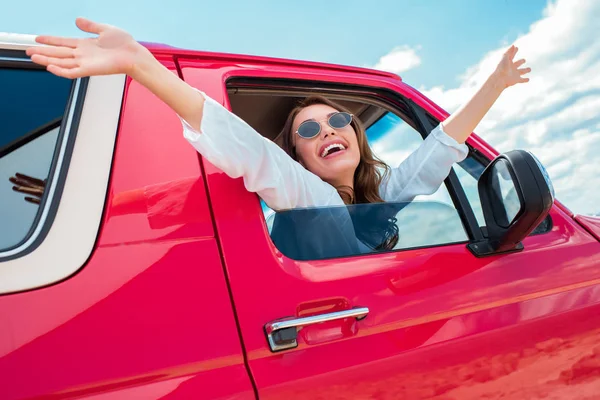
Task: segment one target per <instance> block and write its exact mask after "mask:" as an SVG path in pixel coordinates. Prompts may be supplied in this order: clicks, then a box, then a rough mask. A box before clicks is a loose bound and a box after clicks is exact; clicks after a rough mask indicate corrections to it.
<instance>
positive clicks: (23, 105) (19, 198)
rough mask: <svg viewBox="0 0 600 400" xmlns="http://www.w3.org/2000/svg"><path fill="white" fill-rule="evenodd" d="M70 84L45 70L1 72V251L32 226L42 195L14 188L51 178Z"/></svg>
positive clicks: (22, 237) (33, 185)
mask: <svg viewBox="0 0 600 400" xmlns="http://www.w3.org/2000/svg"><path fill="white" fill-rule="evenodd" d="M71 85H72V82H71V81H70V80H68V79H63V78H59V77H56V76H54V75H52V74H50V73H48V72H46V71H43V70H34V69H12V68H0V87H2V89H3V90H2V93H1V94H0V122H1V125H0V126H2V133H1V134H0V199H1V206H0V250H6V249H10V248H13V247H16V246H18V245H19V244H20V243H21V242H23V241H24V240H25V239H26V238H27V236H28V233H29V232H30V231H31V230H32V228H33V226H34V222H35V220H36V217H37V215H38V213H39V212H40V207H39V204H38V202H39V201H40V200H41V196H39V195H38V196H36V195H35V193H34V194H31V193H30V194H26V193H22V192H17V191H15V190H14V189H13V187H15V186H21V187H23V186H25V187H27V188H29V189H33V190H35V189H39V187H40V185H43V182H44V180H46V179H47V178H48V175H49V173H50V167H51V164H52V161H53V158H54V152H55V148H56V144H57V142H58V137H59V130H60V122H61V119H62V116H63V114H64V113H65V109H66V106H67V103H68V100H69V95H70V91H71ZM17 174H19V175H17ZM11 177H19V178H20V179H22V181H21V182H22V184H21V185H15V184H14V183H11V182H10V180H9V179H10V178H11ZM23 179H24V181H23Z"/></svg>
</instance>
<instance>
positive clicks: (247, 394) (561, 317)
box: [0, 35, 600, 400]
mask: <svg viewBox="0 0 600 400" xmlns="http://www.w3.org/2000/svg"><path fill="white" fill-rule="evenodd" d="M32 43H33V42H32V38H31V37H27V36H22V35H2V36H0V88H2V94H1V95H0V99H2V100H1V101H2V104H1V107H0V110H1V111H0V115H2V119H1V121H2V129H1V131H0V132H1V133H0V201H1V206H0V377H1V378H0V398H2V399H29V398H36V399H37V398H40V399H41V398H43V399H63V398H65V399H66V398H86V399H121V398H140V399H153V398H155V399H158V398H161V399H192V398H193V399H196V398H202V399H209V398H210V399H246V398H248V399H250V398H260V399H286V400H290V399H295V398H302V399H319V398H323V399H338V398H339V399H342V398H343V399H347V398H350V399H366V398H373V399H431V398H435V399H481V398H490V399H493V398H500V397H503V398H515V399H526V398H527V399H534V398H553V399H558V398H561V399H575V398H577V399H592V398H599V397H600V243H599V240H600V219H598V218H593V217H584V216H579V215H574V214H573V213H572V212H570V211H569V210H568V209H567V208H566V207H564V206H563V205H561V204H560V203H558V201H553V200H554V199H553V195H552V193H551V185H550V184H549V182H548V180H547V179H546V177H545V175H544V170H543V168H542V167H541V166H539V165H538V163H537V162H536V160H535V158H534V157H532V156H531V155H529V153H527V152H524V151H514V152H509V153H507V154H504V155H500V156H499V155H498V153H497V152H496V151H495V150H494V149H493V148H492V147H491V146H489V145H488V144H486V143H485V142H484V141H483V140H481V139H480V138H479V137H477V136H475V135H472V136H471V138H470V139H469V140H468V142H467V144H468V146H469V150H470V151H469V156H468V157H467V159H465V160H464V161H462V162H461V163H458V164H456V165H455V166H454V167H453V169H452V171H451V172H450V175H449V176H448V178H447V179H446V182H445V184H444V185H443V186H442V187H441V188H440V189H439V190H438V192H436V193H435V194H434V195H431V196H419V198H417V199H416V200H415V201H414V202H411V203H409V204H388V203H381V204H379V205H377V204H375V205H373V204H371V205H364V207H363V206H361V205H357V206H352V207H351V208H353V209H352V210H351V211H352V216H353V218H354V223H355V226H359V225H360V224H361V223H365V224H366V228H365V230H366V231H369V229H370V227H372V226H371V225H369V224H370V223H373V221H376V220H378V219H380V218H381V216H382V215H383V216H384V217H385V219H386V221H390V220H391V221H394V224H395V226H396V228H395V229H396V233H397V234H398V239H399V240H398V242H397V244H396V245H395V248H394V250H393V251H380V252H378V251H373V252H372V253H368V254H352V253H348V252H347V249H346V250H344V249H336V250H335V251H334V252H333V253H331V252H329V253H327V251H329V250H331V247H329V246H321V247H323V248H326V250H327V251H326V252H325V253H319V246H314V245H315V243H316V242H320V243H321V244H323V243H326V242H321V241H327V240H331V239H332V237H333V239H334V240H333V241H332V243H339V242H340V241H339V240H336V238H338V237H339V236H336V235H338V234H340V233H339V231H338V227H337V226H336V221H337V219H336V218H329V217H328V216H327V215H323V214H319V213H316V214H315V213H313V214H311V213H310V211H311V210H300V212H299V213H295V212H294V211H289V212H283V213H281V214H280V215H278V214H275V213H273V212H272V211H271V210H269V209H268V208H266V207H265V206H264V205H263V203H262V202H261V200H260V199H259V198H258V197H257V195H256V194H254V193H251V192H248V191H247V190H246V189H245V188H244V185H243V182H242V181H241V179H231V178H229V177H227V176H226V175H225V174H224V173H222V172H221V171H219V170H218V169H217V168H216V167H214V166H213V165H211V164H210V163H209V162H208V161H207V160H205V159H203V158H202V157H201V156H200V155H199V154H198V153H197V152H196V151H195V150H194V149H193V148H192V147H191V146H190V145H189V144H188V143H187V142H186V141H185V140H184V139H183V137H182V127H181V123H180V121H179V119H178V118H177V116H176V115H175V114H174V113H173V112H172V111H171V110H170V109H169V108H168V107H167V106H166V105H165V104H163V103H162V102H161V101H159V100H158V99H157V98H156V97H155V96H154V95H152V94H151V93H150V92H149V91H147V90H146V89H144V88H143V87H141V86H140V85H139V84H137V83H135V82H133V81H131V80H130V79H127V78H126V77H125V76H105V77H93V78H89V79H87V78H86V79H78V80H74V81H71V80H67V79H63V78H58V77H56V76H54V75H51V74H49V73H48V72H46V71H44V70H43V68H40V67H38V66H37V65H34V64H33V63H32V62H31V61H30V59H29V58H28V57H27V56H26V55H25V52H24V49H25V48H26V47H27V46H29V45H31V44H32ZM147 46H148V47H149V48H150V49H151V51H152V52H153V53H154V55H155V56H156V57H157V58H158V59H159V60H160V61H161V62H162V63H163V64H164V65H165V66H167V67H168V68H169V69H170V70H171V71H172V72H173V73H174V74H178V75H179V76H180V77H181V78H182V79H184V80H185V81H187V82H188V83H189V84H191V85H192V86H194V87H197V88H199V89H201V90H203V91H204V92H206V93H207V94H208V95H209V96H211V97H212V98H214V99H216V100H217V101H219V102H221V103H222V104H224V105H225V106H226V107H228V108H229V109H231V110H232V111H233V112H234V113H235V114H237V115H238V116H239V117H240V118H242V119H244V120H245V121H246V122H248V123H249V124H250V125H251V126H253V127H254V128H255V129H256V130H257V131H258V132H261V133H262V134H263V135H264V136H266V137H267V138H271V139H272V138H274V137H275V135H276V134H277V133H278V130H279V129H280V128H281V126H282V125H283V122H284V120H285V117H286V114H287V112H288V111H289V109H290V108H291V107H292V105H293V104H294V102H295V101H296V100H297V99H298V98H301V97H304V96H306V95H307V94H309V93H311V94H314V93H317V94H321V95H325V96H327V97H329V98H332V99H334V100H336V101H338V102H340V103H342V104H344V105H345V106H347V107H348V108H350V109H351V110H352V111H353V113H354V115H356V116H357V117H358V118H360V120H361V121H362V122H363V123H364V125H365V126H366V128H367V134H368V136H369V141H370V144H371V146H372V148H373V149H374V150H375V152H376V153H377V154H379V155H380V156H381V157H382V158H383V159H384V161H387V162H388V163H391V164H398V163H399V162H400V161H402V159H403V158H405V157H406V156H407V155H408V154H409V153H410V152H411V151H412V149H414V148H416V147H417V146H418V145H419V143H420V141H422V140H423V138H424V137H426V135H427V134H428V132H429V131H430V130H431V129H432V128H433V127H434V126H435V125H436V124H437V123H438V122H439V121H440V120H443V119H444V118H445V117H446V116H447V114H446V112H445V111H443V110H442V109H441V108H440V107H439V106H437V105H436V104H434V103H433V102H432V101H430V100H429V99H427V98H426V97H425V96H423V95H422V94H421V93H419V92H418V91H416V90H415V89H413V88H412V87H410V86H409V85H407V84H405V83H404V82H403V81H402V80H401V79H400V78H399V77H398V76H396V75H393V74H389V73H385V72H381V71H375V70H368V69H362V68H354V67H346V66H339V65H329V64H320V63H311V62H303V61H292V60H281V59H272V58H264V57H251V56H240V55H229V54H219V53H206V52H197V51H187V50H181V49H176V48H171V47H168V46H160V45H154V44H152V45H151V44H148V45H147ZM574 156H575V155H574ZM13 187H16V188H17V191H15V190H14V189H13ZM365 207H370V208H365ZM333 211H335V210H333ZM333 211H332V213H330V214H328V215H329V216H331V215H334V216H335V212H333ZM390 212H391V214H390ZM311 221H312V222H314V223H312V222H311ZM309 222H311V223H310V224H309ZM303 226H304V227H305V228H302V227H303ZM307 227H312V228H307ZM314 227H317V229H314ZM306 229H312V230H309V231H307V230H306ZM357 229H358V228H357ZM276 232H277V234H276ZM344 234H345V233H344ZM351 234H357V235H359V234H362V233H361V232H358V230H357V231H356V232H352V233H351ZM292 235H294V236H293V240H290V237H292ZM315 248H316V249H317V250H315V251H314V252H313V253H311V252H310V251H308V250H306V249H315ZM374 248H376V246H374ZM321 250H322V248H321ZM336 251H339V252H338V253H336ZM344 251H346V253H344Z"/></svg>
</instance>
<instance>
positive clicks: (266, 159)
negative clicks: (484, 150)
mask: <svg viewBox="0 0 600 400" xmlns="http://www.w3.org/2000/svg"><path fill="white" fill-rule="evenodd" d="M200 93H201V94H202V95H203V96H204V98H205V100H206V101H205V103H204V109H203V112H202V121H201V128H200V131H197V130H196V129H194V128H193V127H192V126H191V125H189V124H188V123H187V121H185V120H183V119H181V122H182V124H183V135H184V137H185V138H186V139H187V140H188V141H189V142H190V143H191V145H192V146H194V148H195V149H196V150H197V151H198V152H199V153H200V154H202V156H203V157H205V158H206V159H207V160H208V161H210V162H211V163H212V164H213V165H215V166H216V167H218V168H219V169H221V170H222V171H223V172H224V173H225V174H227V175H228V176H230V177H231V178H239V177H241V178H242V179H243V180H244V185H245V187H246V189H247V190H249V191H251V192H255V193H257V194H258V195H259V196H260V197H261V198H262V199H263V200H264V202H265V203H266V204H267V206H269V207H270V208H272V209H274V210H286V209H291V208H301V207H325V206H336V205H343V204H344V202H343V201H342V198H341V197H340V195H339V194H338V192H337V190H336V189H335V188H334V187H333V186H332V185H330V184H328V183H327V182H325V181H323V180H322V179H321V178H319V177H318V176H317V175H315V174H313V173H312V172H310V171H308V170H307V169H306V168H304V167H303V166H302V165H300V163H298V162H297V161H294V160H293V159H292V158H291V157H290V156H288V155H287V154H286V153H285V152H284V151H283V149H281V148H280V147H279V146H278V145H276V144H275V143H274V142H272V141H271V140H269V139H267V138H265V137H264V136H262V135H261V134H259V133H258V132H256V131H255V130H254V129H253V128H252V127H250V126H249V125H248V124H247V123H246V122H244V121H243V120H242V119H240V118H239V117H238V116H237V115H235V114H233V113H231V112H230V111H229V110H227V109H226V108H224V107H223V106H222V105H220V104H219V103H217V102H216V101H215V100H213V99H212V98H210V97H208V96H207V95H206V94H204V93H202V92H200ZM467 154H468V148H467V146H466V145H465V144H459V143H458V142H457V141H456V140H454V139H453V138H451V137H450V136H448V135H447V134H446V133H445V132H444V131H443V130H442V126H441V124H440V125H438V126H437V127H436V128H435V129H434V130H433V131H432V132H431V134H430V135H429V136H427V138H426V139H425V140H424V141H423V143H422V144H421V145H420V146H419V148H417V150H415V151H414V152H413V153H412V154H411V155H410V156H409V157H408V158H407V159H406V160H404V161H403V162H402V163H401V164H400V165H399V166H398V167H396V168H392V169H391V174H390V175H389V178H388V179H387V180H386V182H382V184H381V186H380V193H379V194H380V196H381V198H382V199H383V200H385V201H393V202H408V201H412V200H413V199H414V198H415V197H416V196H418V195H427V194H432V193H434V192H435V191H436V190H437V189H438V188H439V186H440V185H441V184H442V182H443V181H444V179H446V177H447V176H448V174H449V172H450V168H451V167H452V164H454V163H455V162H458V161H462V160H463V159H464V158H465V157H466V156H467Z"/></svg>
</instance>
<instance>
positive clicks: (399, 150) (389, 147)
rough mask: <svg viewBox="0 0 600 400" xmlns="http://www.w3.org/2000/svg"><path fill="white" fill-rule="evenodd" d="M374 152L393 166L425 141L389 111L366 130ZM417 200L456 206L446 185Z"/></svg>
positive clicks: (397, 164) (398, 163) (418, 197)
mask: <svg viewBox="0 0 600 400" xmlns="http://www.w3.org/2000/svg"><path fill="white" fill-rule="evenodd" d="M366 132H367V138H368V140H369V144H370V145H371V148H372V149H373V152H374V153H375V154H376V155H377V156H378V157H379V158H380V159H381V160H382V161H383V162H385V163H386V164H387V165H389V166H390V167H391V168H395V167H397V166H399V165H400V163H401V162H402V161H404V160H405V159H406V158H407V157H408V156H409V155H410V154H411V153H412V152H413V151H415V150H416V149H417V148H418V147H419V146H420V145H421V143H422V142H423V138H422V137H421V134H420V133H419V132H417V131H416V130H415V129H413V127H412V126H410V125H409V124H408V123H406V122H405V121H404V120H403V119H402V118H400V117H399V116H397V115H395V114H394V113H391V112H387V113H385V114H384V115H383V117H381V118H380V119H379V120H378V121H377V122H376V123H374V124H373V125H371V126H369V127H368V128H367V130H366ZM415 200H428V201H437V202H440V203H445V204H448V205H449V206H452V207H454V204H453V202H452V199H451V198H450V194H449V193H448V190H447V189H446V186H445V185H441V186H440V188H439V189H438V190H437V191H436V192H435V193H433V194H431V195H420V196H417V197H416V198H415Z"/></svg>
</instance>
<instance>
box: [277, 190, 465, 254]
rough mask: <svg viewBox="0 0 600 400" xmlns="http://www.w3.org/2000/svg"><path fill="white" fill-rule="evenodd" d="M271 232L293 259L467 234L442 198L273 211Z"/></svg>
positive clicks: (439, 240)
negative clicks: (437, 199) (441, 201)
mask: <svg viewBox="0 0 600 400" xmlns="http://www.w3.org/2000/svg"><path fill="white" fill-rule="evenodd" d="M271 238H272V240H273V243H274V244H275V246H277V248H278V249H279V250H280V251H281V252H282V253H283V254H285V255H286V256H287V257H289V258H292V259H295V260H319V259H325V258H332V257H346V256H354V255H358V254H369V253H377V252H384V251H392V250H402V249H410V248H418V247H424V246H437V245H443V244H448V243H458V242H465V241H467V240H468V238H467V236H466V234H465V232H464V230H463V229H462V222H461V219H460V216H459V215H458V212H457V210H456V209H455V208H454V207H451V206H449V205H448V204H445V203H440V202H433V201H412V202H410V203H392V202H387V203H370V204H352V205H349V206H336V207H324V208H302V209H296V210H286V211H282V212H278V213H275V216H274V217H273V229H272V231H271Z"/></svg>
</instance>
